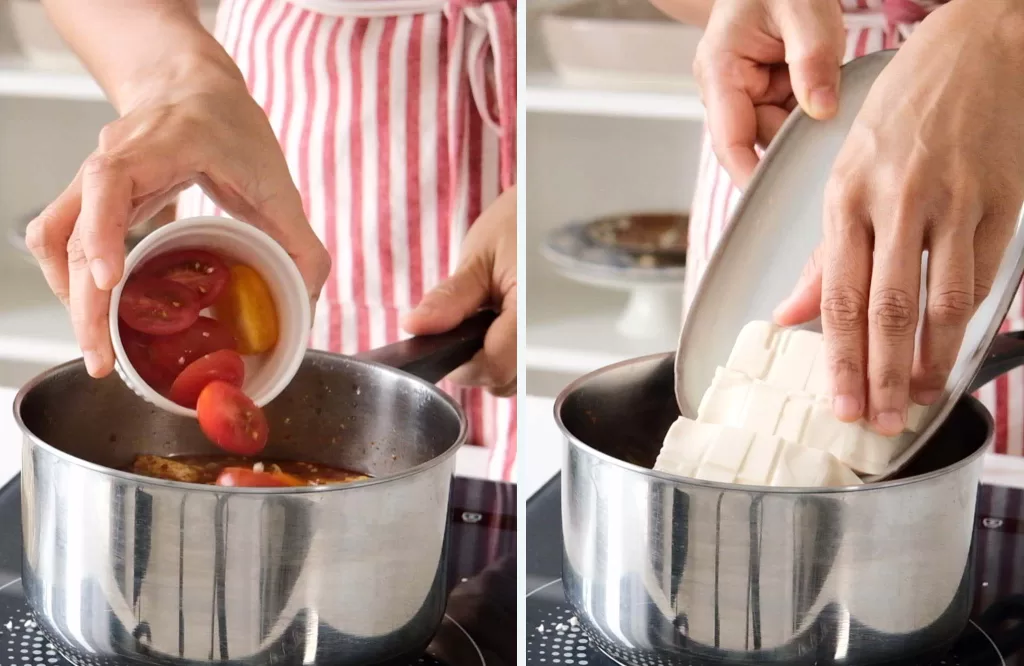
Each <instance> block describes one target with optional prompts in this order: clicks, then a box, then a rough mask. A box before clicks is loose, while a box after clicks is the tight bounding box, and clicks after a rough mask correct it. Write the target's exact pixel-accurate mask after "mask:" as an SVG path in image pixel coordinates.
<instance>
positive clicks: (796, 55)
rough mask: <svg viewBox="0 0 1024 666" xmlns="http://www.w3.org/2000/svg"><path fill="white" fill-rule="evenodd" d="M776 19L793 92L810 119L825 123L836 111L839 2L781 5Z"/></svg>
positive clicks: (841, 41) (842, 44)
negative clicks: (781, 9)
mask: <svg viewBox="0 0 1024 666" xmlns="http://www.w3.org/2000/svg"><path fill="white" fill-rule="evenodd" d="M780 7H781V8H784V10H783V11H782V12H781V13H780V14H779V15H778V16H776V21H777V22H778V24H779V30H780V32H781V34H782V42H783V44H784V45H785V49H786V63H787V64H788V65H789V77H790V80H791V82H792V85H793V92H794V94H795V95H796V98H797V100H798V101H799V102H800V107H801V108H802V109H803V110H804V111H805V112H806V113H807V114H808V115H810V116H811V117H812V118H817V119H818V120H825V119H828V118H831V117H832V116H834V115H835V113H836V110H837V109H838V108H839V66H840V65H841V64H842V61H843V51H844V49H845V44H846V40H845V38H844V32H843V23H842V14H841V11H840V7H839V3H837V2H819V1H817V0H806V1H802V2H788V3H783V4H782V5H781V6H780Z"/></svg>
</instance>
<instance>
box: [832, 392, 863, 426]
mask: <svg viewBox="0 0 1024 666" xmlns="http://www.w3.org/2000/svg"><path fill="white" fill-rule="evenodd" d="M832 411H833V412H835V415H836V418H837V419H839V420H840V421H845V422H847V423H849V422H851V421H856V420H857V419H859V418H860V417H861V413H862V412H863V408H862V407H861V404H860V400H858V399H857V398H855V397H853V396H852V395H837V396H836V397H834V398H832Z"/></svg>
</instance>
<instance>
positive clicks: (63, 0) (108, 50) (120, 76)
mask: <svg viewBox="0 0 1024 666" xmlns="http://www.w3.org/2000/svg"><path fill="white" fill-rule="evenodd" d="M43 5H44V6H45V7H46V11H47V14H48V15H49V17H50V20H51V21H52V22H53V24H54V25H55V26H56V28H57V31H58V32H59V33H60V35H61V37H63V38H64V40H65V41H66V42H67V43H68V45H69V46H70V47H71V49H72V50H73V51H74V52H75V53H76V54H77V55H78V57H79V58H80V59H81V60H82V61H83V62H84V63H85V66H86V67H87V68H88V69H89V71H90V73H92V75H93V76H94V77H95V78H96V80H97V81H98V82H99V84H100V86H102V88H103V90H104V91H105V92H106V93H107V96H108V98H109V99H110V101H111V103H112V104H113V105H114V107H115V108H116V109H117V110H118V112H119V113H121V114H122V115H123V114H125V113H127V112H128V110H130V109H131V108H133V107H134V106H136V105H137V104H138V103H139V102H140V101H141V99H142V98H145V97H146V96H148V95H150V94H151V91H153V90H155V89H160V90H161V91H162V92H163V91H166V90H167V89H168V88H173V87H175V85H176V84H177V83H179V82H184V81H186V80H188V79H194V78H195V77H199V76H225V77H228V78H232V79H236V80H237V81H239V82H241V81H242V77H241V73H240V72H239V71H238V68H237V67H236V66H235V64H234V62H232V60H231V58H230V57H229V56H228V54H227V53H226V52H225V51H224V49H223V48H222V47H221V45H220V44H219V43H218V42H217V40H215V39H214V38H213V36H212V35H210V33H209V32H207V31H206V30H205V29H204V28H203V26H202V24H201V23H200V22H199V13H198V6H197V5H196V2H195V0H89V2H82V1H81V0H43Z"/></svg>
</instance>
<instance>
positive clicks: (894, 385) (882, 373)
mask: <svg viewBox="0 0 1024 666" xmlns="http://www.w3.org/2000/svg"><path fill="white" fill-rule="evenodd" d="M873 374H874V378H873V379H874V381H872V384H873V385H874V387H875V388H876V389H877V390H881V391H898V390H900V389H905V388H906V387H907V385H909V384H910V375H909V374H908V373H907V372H906V371H905V370H903V369H902V368H898V367H896V366H886V367H884V368H882V369H881V370H879V371H878V372H877V373H873Z"/></svg>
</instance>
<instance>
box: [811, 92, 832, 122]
mask: <svg viewBox="0 0 1024 666" xmlns="http://www.w3.org/2000/svg"><path fill="white" fill-rule="evenodd" d="M810 102H811V108H810V112H811V115H812V116H813V117H815V118H822V117H824V116H828V115H830V114H832V113H833V112H834V111H835V110H836V104H837V102H836V93H835V90H833V89H832V88H815V89H814V90H812V91H811V99H810Z"/></svg>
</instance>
